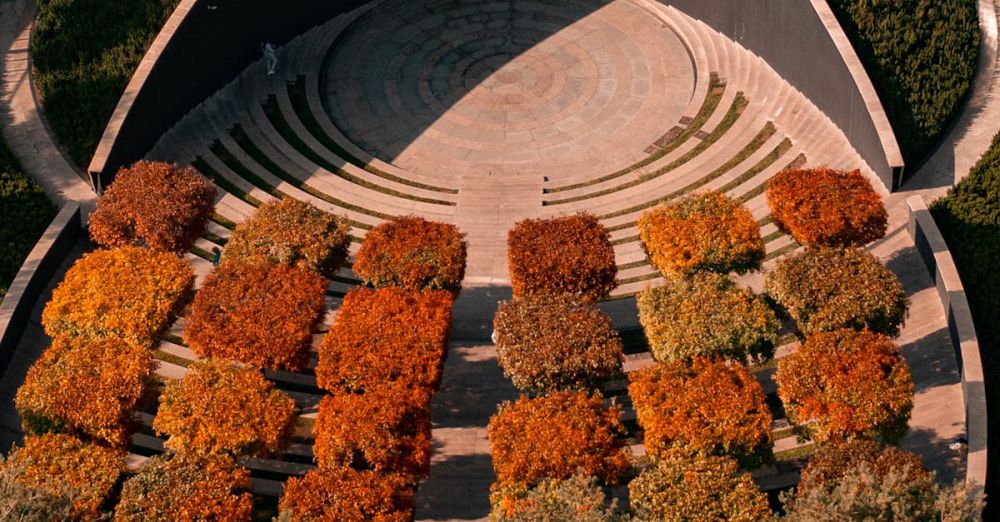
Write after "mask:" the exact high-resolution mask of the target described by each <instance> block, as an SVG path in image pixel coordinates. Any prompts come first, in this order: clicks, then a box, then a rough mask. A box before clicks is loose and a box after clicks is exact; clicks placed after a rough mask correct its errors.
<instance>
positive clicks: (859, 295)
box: [767, 248, 909, 337]
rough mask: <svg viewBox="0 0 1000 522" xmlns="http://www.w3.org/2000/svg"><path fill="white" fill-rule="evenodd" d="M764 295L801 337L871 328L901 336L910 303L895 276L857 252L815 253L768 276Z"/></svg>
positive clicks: (795, 258)
mask: <svg viewBox="0 0 1000 522" xmlns="http://www.w3.org/2000/svg"><path fill="white" fill-rule="evenodd" d="M767 293H768V294H769V295H770V296H771V297H772V298H773V299H774V300H775V301H777V302H778V304H780V305H781V306H782V307H784V308H785V310H787V311H788V314H789V315H790V316H791V317H792V319H794V320H795V322H796V324H797V325H798V327H799V330H800V331H802V332H803V333H805V334H810V333H813V332H826V331H831V330H836V329H839V328H855V329H861V328H869V329H871V330H874V331H877V332H880V333H884V334H886V335H891V336H893V337H895V336H896V335H899V327H900V326H901V325H902V324H903V321H904V320H905V319H906V315H907V308H908V306H909V301H908V300H907V298H906V292H905V291H904V290H903V285H902V284H900V282H899V279H898V278H897V277H896V274H893V273H892V271H891V270H889V269H888V268H886V267H885V265H883V264H882V263H880V262H879V260H878V259H876V258H875V256H873V255H871V254H869V253H867V252H864V251H862V250H859V249H855V248H813V249H809V250H806V251H805V252H803V253H801V254H799V255H795V256H791V257H787V258H785V259H782V260H781V261H779V262H778V264H777V266H776V267H775V268H774V269H773V270H771V271H770V272H768V274H767Z"/></svg>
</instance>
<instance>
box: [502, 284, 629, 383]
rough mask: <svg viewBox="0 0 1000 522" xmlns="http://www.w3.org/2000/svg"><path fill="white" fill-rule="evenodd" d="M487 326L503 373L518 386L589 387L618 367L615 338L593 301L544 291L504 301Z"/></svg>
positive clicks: (619, 356) (618, 343)
mask: <svg viewBox="0 0 1000 522" xmlns="http://www.w3.org/2000/svg"><path fill="white" fill-rule="evenodd" d="M493 328H494V329H495V330H496V334H497V335H496V337H497V358H498V359H499V362H500V366H501V367H502V368H503V371H504V375H506V376H507V377H508V378H509V379H510V380H511V381H512V382H513V383H514V386H517V387H518V388H519V389H521V390H542V391H548V390H553V389H558V388H590V387H595V386H598V385H599V384H600V383H601V382H603V381H605V380H607V379H611V378H614V377H616V376H618V375H620V374H621V373H622V343H621V339H619V337H618V332H616V331H615V329H614V327H613V326H612V324H611V318H610V317H608V316H607V314H605V313H604V312H602V311H601V310H600V309H598V308H597V307H596V306H594V305H593V304H590V303H586V302H583V301H580V300H578V299H575V298H571V297H555V296H547V295H544V294H542V295H533V296H528V297H523V298H521V299H515V300H513V301H505V302H503V303H500V307H499V309H498V310H497V314H496V317H495V318H494V320H493Z"/></svg>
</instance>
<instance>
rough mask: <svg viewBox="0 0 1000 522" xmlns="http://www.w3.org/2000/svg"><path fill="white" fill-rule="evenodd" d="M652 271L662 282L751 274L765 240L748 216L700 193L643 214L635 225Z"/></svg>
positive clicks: (717, 196) (721, 198) (718, 196)
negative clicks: (697, 276)
mask: <svg viewBox="0 0 1000 522" xmlns="http://www.w3.org/2000/svg"><path fill="white" fill-rule="evenodd" d="M637 226H638V228H639V238H640V239H641V240H642V245H643V247H644V248H645V249H646V253H647V254H649V259H650V260H651V261H652V263H653V266H655V267H656V268H657V269H659V270H660V273H662V274H663V275H664V277H667V278H668V279H669V278H677V277H683V276H687V275H689V274H691V273H693V272H698V271H710V272H720V273H728V272H736V273H744V272H749V271H751V270H756V269H757V268H759V267H760V263H761V261H763V260H764V240H763V239H762V238H761V235H760V227H759V226H758V225H757V221H756V220H754V218H753V215H751V214H750V211H749V210H747V209H746V208H745V207H743V206H742V205H740V204H739V202H737V201H736V200H734V199H732V198H730V197H728V196H726V195H724V194H722V193H719V192H704V193H700V194H694V195H690V196H687V197H684V198H681V199H679V200H677V201H675V202H672V203H668V204H666V205H662V206H660V207H657V208H654V209H650V210H647V211H646V212H644V213H643V214H642V216H640V217H639V221H638V223H637Z"/></svg>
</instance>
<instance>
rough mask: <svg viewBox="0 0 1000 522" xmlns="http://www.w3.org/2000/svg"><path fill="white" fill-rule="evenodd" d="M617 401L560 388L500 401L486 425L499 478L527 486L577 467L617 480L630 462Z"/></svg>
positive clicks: (507, 483)
mask: <svg viewBox="0 0 1000 522" xmlns="http://www.w3.org/2000/svg"><path fill="white" fill-rule="evenodd" d="M619 416H620V411H619V409H618V407H616V406H612V407H611V408H608V407H606V406H605V405H604V399H603V398H602V397H601V395H600V394H599V393H595V394H594V395H589V394H588V393H586V392H571V391H559V392H553V393H550V394H548V395H545V396H541V397H536V398H533V399H529V398H528V397H527V396H524V395H522V396H521V398H520V399H518V400H517V401H515V402H509V401H508V402H505V403H503V404H501V405H500V406H499V407H498V409H497V412H496V414H495V415H493V417H491V418H490V422H489V425H488V426H487V428H486V431H487V436H488V438H489V442H490V450H491V454H492V456H493V469H494V470H495V471H496V478H497V482H496V483H494V485H493V489H494V490H499V489H501V488H504V487H507V486H511V485H518V484H520V485H524V486H526V487H531V486H534V485H536V484H538V483H539V482H541V481H542V480H544V479H564V478H569V477H571V476H573V475H574V474H576V473H578V472H579V473H584V474H585V475H588V476H593V477H597V478H598V479H599V480H601V481H602V482H605V483H608V484H617V483H618V481H619V480H620V479H621V478H622V474H623V473H624V472H625V471H626V470H627V469H628V468H629V458H628V450H627V448H625V442H624V439H623V437H624V435H625V427H624V426H623V425H622V424H621V421H620V420H619Z"/></svg>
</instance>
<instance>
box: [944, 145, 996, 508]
mask: <svg viewBox="0 0 1000 522" xmlns="http://www.w3.org/2000/svg"><path fill="white" fill-rule="evenodd" d="M931 213H932V214H933V215H934V220H935V221H937V224H938V226H939V227H941V233H942V234H944V238H945V241H947V243H948V248H949V250H951V255H952V257H954V259H955V264H956V265H957V266H958V273H959V274H960V275H961V277H962V282H963V283H964V285H965V292H966V294H967V295H968V298H969V307H970V308H971V309H972V318H973V320H974V321H975V323H976V333H977V335H978V337H979V349H980V351H981V352H982V355H983V364H984V366H985V368H984V370H985V373H986V394H987V407H988V409H989V415H988V416H987V417H988V418H989V420H990V426H989V430H990V432H992V433H997V431H996V430H1000V422H998V421H1000V414H998V413H997V410H996V406H998V405H1000V386H998V381H997V379H995V378H994V377H993V376H996V375H1000V373H998V372H1000V357H997V356H996V355H995V354H1000V271H998V270H997V269H996V263H997V260H998V259H1000V134H998V135H997V136H996V137H995V138H993V146H992V147H991V148H990V150H988V151H986V153H985V154H984V155H983V157H982V159H980V160H979V163H977V164H976V166H975V167H973V168H972V170H971V171H970V172H969V175H968V176H967V177H966V178H965V179H963V180H962V182H961V183H959V184H958V185H957V186H955V187H954V188H952V189H951V190H950V191H949V192H948V195H947V196H945V197H943V198H941V199H939V200H938V201H936V202H935V203H934V204H933V205H932V206H931ZM998 442H1000V438H995V437H990V448H989V449H990V455H991V458H990V461H991V462H990V473H993V474H995V473H998V472H1000V465H998V461H996V460H995V458H994V457H995V456H1000V453H998V452H1000V444H998ZM994 483H998V484H1000V482H998V481H991V482H990V483H989V486H988V487H987V493H992V492H996V491H997V489H996V486H993V484H994Z"/></svg>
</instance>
